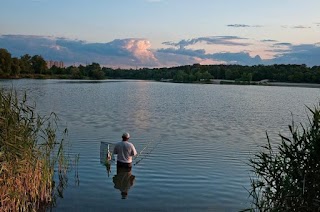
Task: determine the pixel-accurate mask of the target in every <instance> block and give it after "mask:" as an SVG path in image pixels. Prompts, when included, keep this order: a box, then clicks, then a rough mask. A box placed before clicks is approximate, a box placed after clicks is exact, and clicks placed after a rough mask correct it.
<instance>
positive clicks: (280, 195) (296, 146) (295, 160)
mask: <svg viewBox="0 0 320 212" xmlns="http://www.w3.org/2000/svg"><path fill="white" fill-rule="evenodd" d="M308 110H309V111H310V112H311V115H312V117H311V118H310V117H309V118H308V120H309V123H308V126H307V127H306V126H304V125H302V124H301V126H300V127H296V126H295V125H294V122H293V123H292V125H289V130H290V134H291V136H290V137H285V136H283V135H280V137H281V143H280V144H279V146H278V147H277V149H275V148H274V147H273V146H272V145H271V142H270V139H269V137H267V141H268V142H267V145H265V146H263V150H262V151H260V152H259V153H257V154H256V155H255V157H254V158H253V159H251V160H250V165H251V167H252V168H253V172H254V174H255V178H253V179H252V180H251V191H250V195H251V197H252V199H253V201H252V209H251V210H255V211H320V154H319V153H320V109H319V107H316V108H315V109H310V108H308Z"/></svg>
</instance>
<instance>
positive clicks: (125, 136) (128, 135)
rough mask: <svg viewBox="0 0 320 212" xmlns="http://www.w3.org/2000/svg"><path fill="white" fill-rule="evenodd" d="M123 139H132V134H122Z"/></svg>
mask: <svg viewBox="0 0 320 212" xmlns="http://www.w3.org/2000/svg"><path fill="white" fill-rule="evenodd" d="M122 137H123V138H130V134H129V133H127V132H126V133H123V134H122Z"/></svg>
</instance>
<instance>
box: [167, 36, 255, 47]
mask: <svg viewBox="0 0 320 212" xmlns="http://www.w3.org/2000/svg"><path fill="white" fill-rule="evenodd" d="M242 40H247V38H242V37H238V36H210V37H199V38H193V39H189V40H181V41H179V42H177V43H175V42H171V41H166V42H163V43H162V44H165V45H169V46H175V47H179V48H184V47H187V46H190V45H194V44H196V43H205V44H208V45H214V44H219V45H226V46H248V45H250V43H242V42H239V41H242Z"/></svg>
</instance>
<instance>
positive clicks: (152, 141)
mask: <svg viewBox="0 0 320 212" xmlns="http://www.w3.org/2000/svg"><path fill="white" fill-rule="evenodd" d="M151 143H154V140H151V141H149V142H148V143H147V145H146V146H145V147H144V148H143V149H142V150H141V151H140V152H139V153H138V154H137V155H136V156H135V157H134V159H133V160H136V159H137V158H138V157H139V156H140V155H141V153H142V152H143V151H144V150H146V149H147V148H148V147H149V146H150V144H151Z"/></svg>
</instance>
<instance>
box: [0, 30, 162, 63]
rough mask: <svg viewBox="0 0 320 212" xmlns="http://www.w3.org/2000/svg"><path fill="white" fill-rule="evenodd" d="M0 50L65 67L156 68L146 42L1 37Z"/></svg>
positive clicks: (131, 39)
mask: <svg viewBox="0 0 320 212" xmlns="http://www.w3.org/2000/svg"><path fill="white" fill-rule="evenodd" d="M0 47H1V48H6V49H8V50H9V51H10V52H11V53H12V54H13V55H14V56H16V57H20V56H21V55H24V54H30V55H36V54H38V55H42V56H43V57H44V58H45V59H47V60H63V61H64V62H65V63H66V64H73V63H77V64H78V63H82V64H84V63H91V62H98V63H100V64H102V65H106V66H132V67H135V66H158V65H159V64H158V61H157V59H156V58H155V56H154V55H153V52H152V51H151V50H149V49H150V48H151V45H150V42H149V41H148V40H146V39H139V38H128V39H116V40H113V41H111V42H108V43H87V42H85V41H81V40H71V39H67V38H58V37H49V36H32V35H2V36H0Z"/></svg>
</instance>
